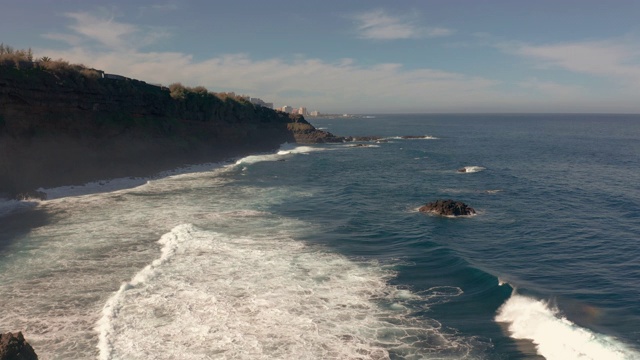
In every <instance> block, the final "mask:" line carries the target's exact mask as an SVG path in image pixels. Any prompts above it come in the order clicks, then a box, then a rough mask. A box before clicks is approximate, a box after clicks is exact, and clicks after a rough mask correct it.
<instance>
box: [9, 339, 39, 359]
mask: <svg viewBox="0 0 640 360" xmlns="http://www.w3.org/2000/svg"><path fill="white" fill-rule="evenodd" d="M0 360H38V355H36V352H35V351H34V350H33V348H32V347H31V345H29V343H27V342H26V341H25V340H24V336H22V333H21V332H18V333H17V334H13V333H10V332H9V333H4V334H0Z"/></svg>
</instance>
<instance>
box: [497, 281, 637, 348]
mask: <svg viewBox="0 0 640 360" xmlns="http://www.w3.org/2000/svg"><path fill="white" fill-rule="evenodd" d="M500 281H501V284H502V283H504V282H502V280H500ZM495 320H496V321H497V322H501V323H506V324H508V330H509V333H510V335H511V337H513V338H515V339H528V340H531V341H532V342H533V343H534V344H535V346H536V349H537V351H538V353H539V354H540V355H542V356H544V357H545V358H546V359H547V360H566V359H584V360H591V359H593V360H602V359H607V360H631V359H640V353H639V352H637V351H635V350H634V349H632V348H630V347H629V346H627V345H626V344H624V343H622V342H620V341H619V340H618V339H616V338H615V337H612V336H606V335H602V334H598V333H595V332H593V331H591V330H589V329H585V328H582V327H580V326H578V325H576V324H575V323H573V322H571V321H570V320H568V319H566V318H565V317H563V316H562V314H561V313H560V311H559V310H558V309H557V308H555V307H554V306H552V305H550V304H549V303H547V302H545V301H542V300H537V299H534V298H531V297H528V296H523V295H519V294H516V293H515V292H514V293H513V294H512V295H511V297H510V298H509V299H508V300H507V301H506V302H505V303H504V304H503V305H502V306H501V307H500V309H498V312H497V315H496V318H495Z"/></svg>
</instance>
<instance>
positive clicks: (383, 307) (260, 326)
mask: <svg viewBox="0 0 640 360" xmlns="http://www.w3.org/2000/svg"><path fill="white" fill-rule="evenodd" d="M238 215H239V214H235V215H234V216H238ZM250 216H252V217H253V218H255V217H256V216H260V214H257V213H251V214H250ZM160 243H161V244H163V247H162V251H161V252H162V253H161V256H160V257H159V258H158V259H156V260H154V261H153V262H152V263H151V264H150V265H148V266H147V267H145V268H144V269H143V270H141V271H140V272H139V273H138V274H136V275H135V276H134V277H133V278H132V280H131V281H129V282H126V283H124V284H122V286H121V287H120V289H119V290H118V291H117V292H116V293H115V294H114V295H113V296H112V297H111V298H110V299H109V300H108V302H107V304H106V305H105V307H104V310H103V316H102V318H101V319H100V321H99V322H98V326H97V327H96V330H97V331H98V332H99V334H100V335H99V339H100V343H99V350H100V358H101V359H105V360H106V359H143V358H145V359H146V358H153V359H176V358H180V359H205V358H212V357H215V358H223V359H260V358H264V359H267V358H269V359H271V358H274V359H293V358H299V359H323V358H333V359H351V358H367V359H388V358H391V357H394V356H396V357H402V358H424V357H425V356H427V355H428V354H432V353H433V352H438V353H440V354H442V355H443V356H444V354H449V355H450V357H451V358H460V357H461V356H464V355H466V354H468V353H469V352H470V351H471V349H472V348H473V346H472V345H471V344H470V343H469V341H468V339H464V338H461V337H457V336H454V335H447V334H444V332H443V331H442V329H441V328H442V326H441V325H440V324H439V323H437V322H436V321H434V320H429V319H421V318H418V317H415V316H412V315H411V314H412V313H413V311H416V310H417V309H416V308H414V307H415V304H416V303H420V304H424V302H425V301H427V302H428V303H431V304H435V303H440V302H443V301H447V299H449V298H450V297H452V296H458V295H459V294H460V293H461V291H460V290H459V289H444V288H434V289H430V290H428V291H425V292H423V293H419V294H416V293H412V292H411V291H409V290H406V289H398V288H396V287H393V286H390V285H389V284H388V280H389V279H390V278H392V277H393V276H394V273H393V271H392V270H391V269H389V268H388V267H385V266H380V265H379V264H376V263H370V262H367V263H358V262H354V261H352V260H350V259H348V258H345V257H343V256H340V255H337V254H333V253H329V252H324V251H321V250H319V249H313V248H310V247H308V246H307V245H304V244H303V243H301V242H299V241H295V240H293V239H291V238H289V237H288V236H287V235H285V234H280V235H278V234H270V235H269V234H263V235H254V236H252V237H245V236H231V235H229V234H223V233H218V232H215V231H211V230H205V229H201V228H197V227H195V226H193V225H190V224H183V225H179V226H177V227H175V228H174V229H173V230H171V232H169V233H168V234H165V235H163V236H162V238H161V240H160ZM412 309H413V310H412ZM392 354H393V355H392ZM445 357H446V356H445Z"/></svg>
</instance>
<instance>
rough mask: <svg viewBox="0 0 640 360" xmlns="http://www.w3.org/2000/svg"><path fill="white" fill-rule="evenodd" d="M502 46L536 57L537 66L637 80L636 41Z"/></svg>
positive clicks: (639, 79)
mask: <svg viewBox="0 0 640 360" xmlns="http://www.w3.org/2000/svg"><path fill="white" fill-rule="evenodd" d="M503 48H504V49H505V50H507V51H509V52H511V53H515V54H517V55H519V56H522V57H526V58H529V59H532V60H534V61H536V64H537V66H538V67H541V68H561V69H565V70H569V71H571V72H575V73H581V74H588V75H593V76H598V77H603V78H608V79H611V80H615V81H617V82H621V83H625V84H627V85H632V86H633V85H635V86H638V84H640V46H639V45H638V44H637V42H631V41H624V40H623V41H620V40H603V41H584V42H574V43H563V44H551V45H529V44H510V45H506V46H503Z"/></svg>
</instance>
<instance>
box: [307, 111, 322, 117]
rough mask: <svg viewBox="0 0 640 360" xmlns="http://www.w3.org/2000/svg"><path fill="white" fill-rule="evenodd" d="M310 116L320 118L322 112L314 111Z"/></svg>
mask: <svg viewBox="0 0 640 360" xmlns="http://www.w3.org/2000/svg"><path fill="white" fill-rule="evenodd" d="M309 115H311V116H320V111H317V110H314V111H312V112H310V113H309Z"/></svg>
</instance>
